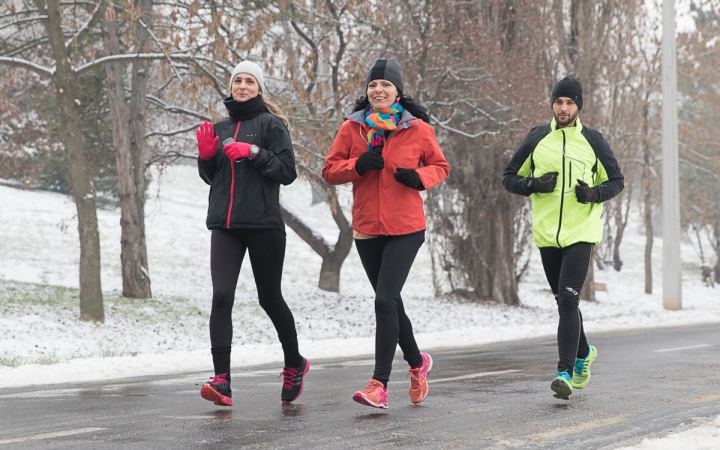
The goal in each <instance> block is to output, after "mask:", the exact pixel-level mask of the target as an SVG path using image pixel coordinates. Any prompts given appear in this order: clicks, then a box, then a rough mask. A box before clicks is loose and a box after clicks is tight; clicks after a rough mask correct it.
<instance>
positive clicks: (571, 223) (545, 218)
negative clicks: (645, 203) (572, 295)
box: [503, 119, 625, 248]
mask: <svg viewBox="0 0 720 450" xmlns="http://www.w3.org/2000/svg"><path fill="white" fill-rule="evenodd" d="M548 172H558V174H559V175H558V179H557V185H556V187H555V190H554V191H553V192H550V193H536V192H533V189H532V178H535V177H540V176H542V175H543V174H546V173H548ZM624 179H625V178H624V176H623V174H622V172H621V171H620V166H619V165H618V162H617V160H616V159H615V156H614V155H613V152H612V150H611V149H610V145H608V143H607V141H605V139H604V138H603V136H602V134H600V133H599V132H598V131H595V130H592V129H590V128H587V127H585V126H583V125H582V123H581V122H580V119H577V122H576V124H575V126H574V127H566V128H557V125H556V123H555V119H553V120H552V122H550V124H549V125H543V126H539V127H535V128H533V129H532V130H530V132H529V133H528V135H527V136H526V137H525V140H523V142H522V143H521V144H520V147H519V148H518V149H517V151H516V152H515V154H514V155H513V157H512V159H511V160H510V164H508V166H507V168H506V169H505V172H504V174H503V185H504V186H505V188H506V189H507V190H508V191H510V192H512V193H514V194H519V195H524V196H530V200H531V203H532V229H533V239H534V241H535V245H537V246H538V247H559V248H563V247H567V246H569V245H572V244H575V243H578V242H589V243H591V244H598V243H600V241H601V240H602V237H603V224H602V220H601V218H600V216H601V214H602V208H603V207H602V202H604V201H606V200H609V199H611V198H613V197H615V196H616V195H618V194H619V193H620V191H622V190H623V188H624ZM577 180H582V181H584V182H585V183H587V184H588V185H589V186H591V187H596V189H597V191H598V197H599V199H598V201H597V203H590V204H582V203H580V202H578V200H577V197H576V196H575V186H577V185H578V181H577Z"/></svg>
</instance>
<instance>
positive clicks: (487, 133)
mask: <svg viewBox="0 0 720 450" xmlns="http://www.w3.org/2000/svg"><path fill="white" fill-rule="evenodd" d="M430 119H431V120H432V121H433V122H434V123H435V124H437V125H439V126H440V128H442V129H444V130H448V131H452V132H453V133H457V134H459V135H460V136H464V137H467V138H470V139H475V138H477V137H480V136H497V135H499V134H500V132H499V131H480V132H479V133H476V134H470V133H466V132H465V131H462V130H458V129H457V128H453V127H449V126H447V125H445V123H444V122H442V121H440V119H438V118H437V117H436V116H435V115H432V114H431V115H430Z"/></svg>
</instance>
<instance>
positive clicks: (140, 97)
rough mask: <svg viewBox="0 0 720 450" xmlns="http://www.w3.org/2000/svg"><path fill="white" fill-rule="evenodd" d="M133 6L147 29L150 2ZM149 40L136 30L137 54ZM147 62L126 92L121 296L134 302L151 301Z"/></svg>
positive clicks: (135, 68)
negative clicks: (127, 190) (128, 201)
mask: <svg viewBox="0 0 720 450" xmlns="http://www.w3.org/2000/svg"><path fill="white" fill-rule="evenodd" d="M135 6H136V7H138V8H139V9H140V11H142V14H143V15H142V20H143V23H145V24H146V25H148V26H149V24H150V23H151V20H152V18H151V17H150V12H151V10H152V6H153V1H152V0H136V1H135ZM148 38H149V32H148V31H147V29H145V27H143V26H140V27H139V28H138V35H137V39H138V43H139V44H138V49H137V50H138V51H139V52H142V51H144V50H145V48H144V47H145V45H146V42H147V40H148ZM149 66H150V63H149V62H148V61H138V62H135V63H133V70H132V78H131V83H132V84H131V86H132V88H131V89H130V92H131V93H130V114H129V115H128V118H129V120H130V154H131V158H132V173H131V180H132V183H133V190H132V193H133V197H132V201H133V203H134V211H135V214H136V215H134V216H133V217H129V218H128V219H130V220H132V223H129V224H128V228H129V231H128V240H129V243H128V250H129V252H130V254H129V255H128V265H132V267H131V268H130V269H129V270H128V275H132V278H130V276H128V277H127V278H128V282H127V283H126V282H125V278H126V277H123V295H124V296H126V297H134V298H149V297H152V292H151V290H150V271H149V268H148V258H147V245H146V240H145V134H146V122H145V113H146V111H147V103H146V100H145V96H146V95H147V84H148V73H147V72H148V68H149Z"/></svg>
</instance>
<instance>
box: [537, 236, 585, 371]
mask: <svg viewBox="0 0 720 450" xmlns="http://www.w3.org/2000/svg"><path fill="white" fill-rule="evenodd" d="M592 249H593V245H592V244H589V243H587V242H578V243H577V244H573V245H570V246H568V247H565V248H556V247H543V248H541V249H540V257H541V258H542V263H543V268H544V269H545V276H546V277H547V280H548V283H550V289H552V292H553V294H555V301H556V302H557V306H558V313H559V314H560V324H559V325H558V332H557V342H558V354H559V357H560V360H559V362H558V367H557V371H558V372H562V371H567V372H568V373H570V374H571V375H572V370H573V366H574V365H575V358H576V357H579V358H584V357H586V356H587V354H588V351H589V350H590V349H589V347H588V343H587V339H585V330H584V329H583V321H582V314H581V313H580V307H579V303H580V291H581V290H582V287H583V284H584V283H585V278H586V277H587V273H588V268H589V266H590V256H591V255H592Z"/></svg>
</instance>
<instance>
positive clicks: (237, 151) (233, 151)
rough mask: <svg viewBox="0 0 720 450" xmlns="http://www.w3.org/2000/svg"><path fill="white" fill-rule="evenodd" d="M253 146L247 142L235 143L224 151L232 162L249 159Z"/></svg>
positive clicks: (227, 146)
mask: <svg viewBox="0 0 720 450" xmlns="http://www.w3.org/2000/svg"><path fill="white" fill-rule="evenodd" d="M250 147H251V145H250V144H248V143H247V142H233V143H230V144H228V145H226V146H225V147H224V148H223V149H224V150H225V154H226V155H228V158H230V161H235V160H238V159H240V158H247V157H248V156H250Z"/></svg>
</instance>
